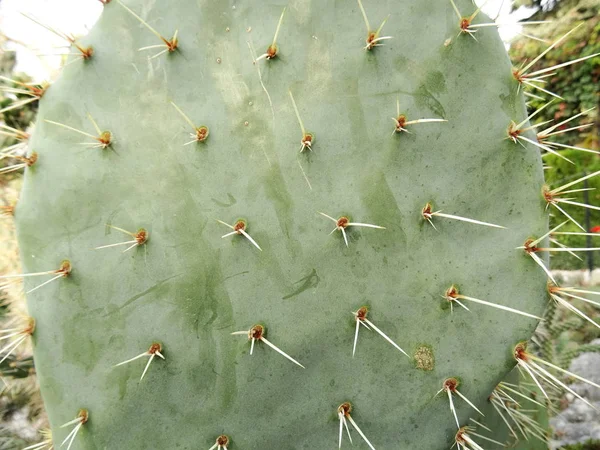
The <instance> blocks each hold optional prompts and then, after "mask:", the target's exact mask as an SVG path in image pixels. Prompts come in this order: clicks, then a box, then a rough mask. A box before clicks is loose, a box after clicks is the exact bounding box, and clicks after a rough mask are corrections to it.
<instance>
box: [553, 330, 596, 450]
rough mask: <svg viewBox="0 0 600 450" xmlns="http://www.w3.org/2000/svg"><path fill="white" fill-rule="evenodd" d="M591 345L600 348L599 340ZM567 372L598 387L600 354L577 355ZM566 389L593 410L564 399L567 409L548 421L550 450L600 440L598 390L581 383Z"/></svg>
mask: <svg viewBox="0 0 600 450" xmlns="http://www.w3.org/2000/svg"><path fill="white" fill-rule="evenodd" d="M591 343H592V344H596V345H600V339H596V340H594V341H592V342H591ZM569 371H570V372H573V373H575V374H577V375H579V376H581V377H582V378H585V379H587V380H590V381H592V382H594V383H596V384H600V354H599V353H583V354H581V355H579V356H578V357H577V358H575V359H574V360H573V361H571V365H570V366H569ZM569 387H570V388H571V389H573V391H575V392H576V393H577V394H579V395H581V396H582V397H583V398H585V399H586V400H587V401H588V402H590V403H592V404H593V405H594V406H595V408H596V409H593V408H592V407H590V406H589V405H587V404H586V403H585V402H583V401H582V400H580V399H578V398H576V397H575V396H574V395H572V394H567V395H565V398H566V399H567V400H568V401H569V406H568V407H567V409H565V410H564V411H562V412H561V413H560V414H559V415H557V416H556V417H554V418H552V419H550V425H551V426H552V428H553V429H554V439H552V440H551V441H550V447H551V448H552V449H553V450H554V449H558V448H560V447H562V446H564V445H568V444H576V443H581V442H585V441H587V440H589V439H599V440H600V389H598V388H596V387H594V386H590V385H588V384H586V383H583V382H577V383H573V384H571V385H569Z"/></svg>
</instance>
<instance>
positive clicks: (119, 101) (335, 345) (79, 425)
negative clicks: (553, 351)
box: [15, 0, 548, 450]
mask: <svg viewBox="0 0 600 450" xmlns="http://www.w3.org/2000/svg"><path fill="white" fill-rule="evenodd" d="M104 3H106V4H105V7H104V12H103V14H102V17H101V18H100V20H99V22H98V24H97V25H96V26H95V27H94V29H93V30H92V31H91V33H90V34H89V35H88V36H87V37H85V38H83V39H82V40H81V41H78V42H77V45H76V46H75V47H74V50H75V51H77V49H79V52H80V56H81V57H80V58H77V57H73V58H74V62H72V63H70V64H69V65H68V66H67V67H66V68H65V70H64V72H63V74H62V76H61V77H60V78H59V79H58V80H57V81H56V82H55V83H53V84H52V85H51V86H50V87H49V88H48V89H47V90H46V91H45V92H44V93H43V98H42V99H41V101H40V110H39V119H38V123H37V127H36V130H35V134H34V136H33V138H32V140H31V147H32V148H33V149H34V150H35V151H36V152H37V160H36V161H35V162H34V164H29V166H30V167H27V168H26V176H25V185H24V189H23V192H22V195H21V200H20V202H19V204H18V206H17V208H16V211H15V220H16V223H17V226H18V234H19V240H20V245H21V253H22V260H23V266H24V268H25V270H26V272H41V271H48V270H51V271H54V274H56V278H57V279H56V280H55V281H53V282H51V283H49V284H47V285H45V286H42V287H40V288H39V289H35V290H34V291H33V292H31V293H29V294H28V305H29V308H30V314H31V316H32V317H33V318H34V319H35V321H36V322H35V329H32V330H31V333H29V334H32V340H33V345H34V356H35V364H36V368H37V372H38V374H39V380H40V385H41V389H42V394H43V397H44V399H45V403H46V407H47V410H48V414H49V419H50V422H51V425H52V427H53V431H54V439H55V443H57V444H58V443H59V442H61V441H63V439H65V438H69V439H71V441H68V442H70V443H72V445H73V449H75V448H79V449H93V448H97V449H100V448H107V449H116V448H128V449H147V448H161V449H198V448H206V449H208V448H211V446H213V445H214V446H215V447H212V448H219V450H220V449H221V448H228V449H274V448H278V449H290V450H291V449H313V448H334V446H337V445H338V440H339V438H340V433H343V438H342V439H343V443H342V445H343V446H344V447H346V448H348V446H349V445H350V442H349V441H348V437H347V436H346V429H345V426H347V427H348V430H349V433H350V434H351V436H352V437H353V441H354V445H355V447H356V448H365V449H366V448H377V449H397V448H401V449H427V450H432V449H434V450H435V449H446V448H448V447H449V446H450V445H452V444H453V443H454V441H455V435H456V433H457V425H459V426H461V427H462V426H465V425H468V424H470V423H471V422H469V420H468V418H469V417H475V416H477V415H478V414H477V412H476V411H475V410H474V409H473V407H472V406H474V407H476V408H478V409H479V408H483V407H484V405H485V404H486V402H487V401H488V396H489V395H490V393H491V392H492V390H493V389H494V387H495V386H496V385H497V384H498V382H499V381H500V380H501V379H502V378H503V377H504V375H505V374H507V373H508V372H509V371H510V370H511V369H513V368H514V366H515V365H516V360H515V358H514V354H513V349H514V348H515V345H516V344H517V343H519V342H520V341H523V340H526V339H527V338H528V337H529V336H530V335H531V333H532V331H533V330H534V328H535V326H536V324H537V322H538V320H537V318H536V317H537V316H540V315H541V314H542V313H543V310H544V308H545V306H546V304H547V290H546V280H547V277H546V275H545V274H544V271H543V270H541V269H540V267H539V266H538V265H537V264H536V262H535V261H534V260H533V259H532V258H530V257H528V255H527V253H526V252H523V251H522V250H517V249H516V248H517V247H519V246H522V245H523V243H524V242H525V241H526V240H527V239H528V238H535V237H540V236H542V235H544V234H545V233H546V232H547V220H548V212H546V211H545V202H544V201H543V198H542V196H541V192H542V186H543V174H542V162H541V158H540V152H539V149H537V148H536V147H535V146H533V145H530V144H528V143H527V142H525V143H523V145H518V144H516V143H515V142H513V141H512V140H511V139H508V138H511V137H514V134H507V130H509V131H511V132H512V133H514V132H515V128H514V124H518V123H519V122H521V121H522V120H523V119H525V118H526V116H527V114H526V112H525V106H524V101H523V97H522V91H520V90H519V89H518V87H519V83H518V81H517V80H516V79H515V77H514V76H513V74H512V68H511V64H510V61H509V59H508V57H507V55H506V52H505V49H504V45H503V43H502V41H501V40H500V38H499V37H498V32H497V30H496V28H495V27H485V28H479V29H478V31H477V33H473V30H474V28H470V26H471V23H470V22H469V16H471V14H472V13H473V12H475V6H474V5H473V4H472V2H471V1H470V0H457V1H456V6H457V10H458V11H460V13H459V15H460V16H465V19H461V20H459V17H458V16H457V11H455V9H454V8H453V6H452V4H451V3H450V2H448V3H444V2H441V1H439V0H435V1H433V0H432V1H425V0H421V1H418V2H410V3H407V2H400V3H399V2H397V1H393V0H380V1H377V2H376V1H371V0H364V1H363V6H364V11H365V16H364V17H366V18H368V20H367V21H365V20H364V17H363V12H362V11H361V5H359V3H356V2H354V1H352V0H343V1H334V0H319V1H317V0H312V1H311V0H293V1H291V2H289V3H286V2H285V1H275V2H266V1H255V2H236V1H230V0H225V1H220V2H207V1H196V0H180V1H178V2H154V1H149V0H122V2H119V1H118V0H113V1H105V2H104ZM282 13H283V14H282ZM386 18H387V21H385V20H386ZM369 21H370V24H367V25H366V22H367V23H368V22H369ZM465 21H467V23H465ZM487 21H489V20H488V19H487V18H485V17H484V16H483V14H479V15H477V16H476V17H475V18H474V19H473V20H472V23H473V24H476V23H478V22H487ZM382 22H384V23H383V27H380V26H379V25H380V24H382ZM276 30H277V32H276ZM473 37H476V39H473ZM388 38H391V39H388ZM149 46H150V47H153V48H149V49H146V47H149ZM139 49H143V50H141V51H139ZM77 59H79V60H77ZM390 118H392V120H391V119H390ZM90 119H91V120H90ZM511 122H514V123H513V126H511V127H509V125H510V124H511ZM522 128H525V126H524V125H523V127H522ZM82 132H83V133H87V136H82V135H81V134H82ZM522 135H523V136H527V137H529V138H530V139H535V134H534V132H532V131H525V132H523V133H522ZM82 142H89V143H90V145H80V144H81V143H82ZM185 144H187V145H185ZM494 225H496V226H494ZM501 227H503V228H501ZM332 230H333V232H332ZM125 232H129V235H128V234H125ZM222 236H224V237H223V238H222ZM113 244H119V245H114V246H113ZM120 244H123V245H120ZM123 250H126V251H125V252H123ZM38 281H39V280H38ZM38 281H34V279H27V280H26V285H25V287H26V289H34V288H37V285H38V284H39V283H38ZM486 302H487V303H486ZM497 305H499V306H501V307H503V309H501V308H499V307H497ZM467 308H468V309H467ZM515 311H517V312H515ZM521 313H524V314H521ZM232 333H233V334H232ZM136 356H137V357H138V358H137V359H135V357H136ZM131 358H134V359H133V360H131V361H130V359H131ZM142 373H143V374H144V376H143V379H142V380H141V381H140V376H141V375H142ZM440 390H441V392H440ZM457 390H458V391H459V392H460V393H461V394H462V396H464V397H465V398H467V399H468V400H469V402H471V403H472V405H470V404H469V403H467V402H466V401H464V400H463V399H462V396H458V395H455V394H456V391H457ZM449 397H450V399H454V406H455V408H456V417H455V416H454V415H453V414H452V412H451V410H450V408H449ZM65 423H70V424H71V425H70V426H69V427H66V428H60V426H61V425H63V424H65ZM73 427H74V428H73ZM75 429H77V431H76V432H75V434H69V432H71V430H75ZM494 445H495V444H490V445H489V446H488V447H486V448H493V447H494ZM462 446H463V448H470V447H466V446H465V444H464V442H463V444H462Z"/></svg>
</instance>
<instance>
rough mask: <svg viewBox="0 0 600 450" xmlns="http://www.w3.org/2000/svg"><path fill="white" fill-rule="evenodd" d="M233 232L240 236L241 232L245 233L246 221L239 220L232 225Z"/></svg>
mask: <svg viewBox="0 0 600 450" xmlns="http://www.w3.org/2000/svg"><path fill="white" fill-rule="evenodd" d="M233 230H234V231H236V232H237V234H242V231H246V221H245V220H243V219H239V220H238V221H237V222H236V223H235V225H233Z"/></svg>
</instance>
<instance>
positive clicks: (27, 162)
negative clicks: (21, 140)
mask: <svg viewBox="0 0 600 450" xmlns="http://www.w3.org/2000/svg"><path fill="white" fill-rule="evenodd" d="M12 158H14V159H16V160H17V161H21V164H16V165H14V166H8V167H7V168H6V169H10V168H13V167H14V168H17V169H20V168H23V167H31V166H33V165H34V164H35V163H36V162H37V160H38V154H37V152H32V153H31V155H29V156H12ZM10 171H11V170H2V172H4V173H7V172H10Z"/></svg>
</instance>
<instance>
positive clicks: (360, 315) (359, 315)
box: [354, 306, 369, 320]
mask: <svg viewBox="0 0 600 450" xmlns="http://www.w3.org/2000/svg"><path fill="white" fill-rule="evenodd" d="M368 312H369V308H367V307H366V306H361V307H360V308H359V309H358V311H356V314H355V315H354V316H355V317H356V319H357V320H365V319H366V318H367V313H368Z"/></svg>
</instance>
